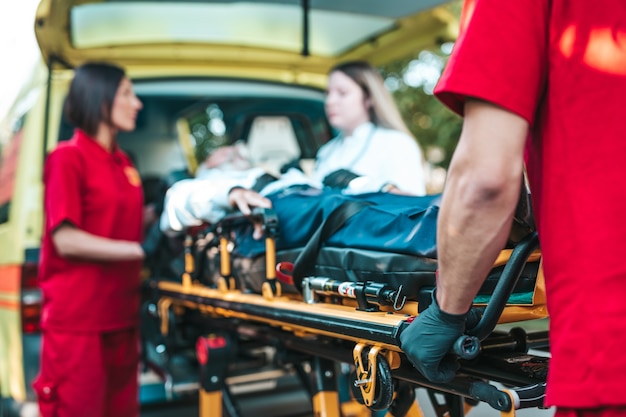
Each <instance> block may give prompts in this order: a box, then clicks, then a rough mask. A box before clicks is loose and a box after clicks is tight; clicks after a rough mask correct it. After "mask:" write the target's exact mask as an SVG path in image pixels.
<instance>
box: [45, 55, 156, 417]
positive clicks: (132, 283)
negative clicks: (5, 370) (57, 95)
mask: <svg viewBox="0 0 626 417" xmlns="http://www.w3.org/2000/svg"><path fill="white" fill-rule="evenodd" d="M141 107H142V104H141V102H140V101H139V99H138V98H137V96H136V95H135V93H134V91H133V87H132V84H131V82H130V81H129V80H128V78H126V76H125V75H124V71H123V70H122V69H120V68H117V67H115V66H111V65H108V64H99V63H88V64H84V65H83V66H81V67H79V68H78V69H76V73H75V76H74V79H73V81H72V83H71V86H70V90H69V94H68V97H67V101H66V105H65V109H64V111H65V115H66V117H67V119H68V120H69V121H70V122H71V123H72V124H74V125H75V126H76V130H75V132H74V136H73V137H72V138H71V139H70V140H68V141H66V142H62V143H60V144H59V145H58V146H57V148H56V149H55V150H54V151H52V152H51V153H50V154H49V155H48V157H47V159H46V163H45V168H44V185H45V194H44V209H45V229H44V236H43V243H42V249H41V250H42V254H41V269H40V271H41V274H40V282H41V288H42V291H43V295H44V305H43V313H42V328H43V343H42V351H41V371H40V374H39V375H38V377H37V379H36V380H35V382H34V384H33V386H34V388H35V391H36V393H37V397H38V402H39V408H40V411H41V415H42V417H77V416H80V417H91V416H93V417H105V416H107V417H113V416H115V417H135V416H138V415H139V405H138V362H139V353H138V346H139V343H138V327H139V297H140V293H139V284H140V282H139V274H140V269H141V265H142V259H143V258H144V252H143V250H142V248H141V245H140V243H139V242H140V241H141V239H142V210H143V209H142V202H143V196H142V189H141V180H140V178H139V175H138V173H137V171H136V170H135V168H134V167H133V165H132V163H131V161H130V160H129V158H128V156H126V155H125V154H124V153H123V152H122V151H121V150H120V149H119V147H118V145H117V142H116V136H117V133H118V132H119V131H131V130H133V129H134V128H135V121H136V118H137V113H138V112H139V110H140V109H141Z"/></svg>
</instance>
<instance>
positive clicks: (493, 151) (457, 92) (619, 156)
mask: <svg viewBox="0 0 626 417" xmlns="http://www.w3.org/2000/svg"><path fill="white" fill-rule="evenodd" d="M435 93H436V94H437V96H438V97H439V98H440V99H441V100H442V101H443V102H444V103H445V104H446V105H448V106H449V107H450V108H451V109H453V110H454V111H456V112H458V113H459V114H462V115H464V124H463V130H462V133H461V138H460V141H459V144H458V147H457V150H456V152H455V154H454V157H453V160H452V163H451V165H450V171H449V176H448V180H447V184H446V186H445V189H444V193H443V202H442V206H441V212H440V217H439V224H438V234H437V241H438V254H439V278H438V283H437V289H436V295H435V296H434V298H433V301H436V302H435V303H434V304H432V305H431V307H429V308H428V309H427V310H425V312H424V314H421V315H419V316H418V317H417V319H416V320H415V321H414V322H413V323H412V324H411V325H410V326H409V327H408V328H407V330H406V331H404V332H403V333H402V335H401V337H400V340H401V346H402V348H403V350H404V351H405V352H406V353H407V355H408V357H409V358H410V360H411V362H412V363H413V364H414V365H415V366H416V367H417V368H418V369H419V370H420V371H422V373H424V375H425V376H426V377H428V378H429V379H431V380H433V381H446V380H449V379H451V378H452V377H453V376H454V373H455V370H456V368H455V366H454V364H453V363H451V362H450V361H449V360H447V359H444V360H442V358H443V357H444V355H445V353H446V352H447V351H448V350H449V348H450V346H451V345H452V343H453V341H454V340H456V338H457V337H458V336H459V335H460V334H461V333H462V332H463V330H464V327H465V323H464V319H465V314H466V312H467V311H468V309H469V308H470V305H471V303H472V299H473V297H474V295H475V294H476V293H477V291H478V289H479V287H480V285H481V283H482V281H483V280H484V278H485V277H486V276H487V272H488V271H489V270H490V269H491V266H492V265H493V263H494V260H495V259H496V257H497V255H498V253H499V252H500V250H501V249H502V248H503V246H504V244H505V241H506V238H507V234H508V232H509V230H510V227H511V219H512V215H513V212H514V209H515V206H516V202H517V198H518V195H519V184H520V183H521V176H522V170H523V165H524V156H525V152H526V156H527V160H526V163H527V168H528V173H529V178H530V186H531V191H532V197H533V204H534V209H535V210H534V212H535V216H536V221H537V226H538V232H539V239H540V242H541V249H542V253H543V261H544V272H545V278H546V287H547V288H546V290H547V302H548V310H549V312H550V350H551V355H552V358H551V360H550V368H549V374H548V381H547V382H548V385H547V393H546V395H547V396H546V404H547V405H549V406H556V407H557V411H556V415H557V416H560V417H562V416H591V415H593V416H618V415H619V416H626V395H624V392H623V391H624V386H626V354H624V349H625V347H626V301H625V300H626V260H625V259H626V258H625V256H624V253H626V238H625V237H626V221H624V213H626V139H625V135H626V117H625V116H624V97H626V2H624V1H623V0H599V1H596V2H593V4H591V3H589V2H584V1H572V0H551V1H549V0H528V1H523V2H519V1H503V0H475V1H466V4H465V6H464V12H463V15H462V28H461V36H460V37H459V39H458V42H457V43H456V45H455V48H454V51H453V54H452V56H451V58H450V61H449V63H448V65H447V67H446V70H445V72H444V74H443V76H442V78H441V80H440V81H439V84H438V86H437V89H436V90H435Z"/></svg>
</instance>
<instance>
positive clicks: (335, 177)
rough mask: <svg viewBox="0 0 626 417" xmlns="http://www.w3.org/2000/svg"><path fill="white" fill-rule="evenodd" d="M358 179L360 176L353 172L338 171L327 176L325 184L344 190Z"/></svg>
mask: <svg viewBox="0 0 626 417" xmlns="http://www.w3.org/2000/svg"><path fill="white" fill-rule="evenodd" d="M358 177H359V175H357V174H355V173H354V172H352V171H348V170H347V169H338V170H337V171H334V172H331V173H330V174H328V175H326V177H325V178H324V181H323V183H324V186H326V187H331V188H341V189H343V188H346V187H347V186H348V184H350V181H352V180H353V179H355V178H358Z"/></svg>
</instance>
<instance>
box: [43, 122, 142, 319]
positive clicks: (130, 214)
mask: <svg viewBox="0 0 626 417" xmlns="http://www.w3.org/2000/svg"><path fill="white" fill-rule="evenodd" d="M44 184H45V196H44V209H45V226H44V238H43V243H42V247H41V267H40V283H41V288H42V290H43V294H44V304H43V312H42V326H43V327H44V328H46V329H58V330H64V331H107V330H116V329H122V328H127V327H132V326H137V325H138V324H139V297H140V293H139V277H140V270H141V261H116V262H98V261H88V260H79V259H68V258H62V257H61V256H59V254H58V253H57V251H56V249H55V247H54V245H53V244H52V238H51V232H52V231H54V230H55V229H56V228H57V227H58V226H59V225H60V224H61V223H62V222H64V221H68V222H70V223H72V224H74V225H75V226H76V227H78V228H79V229H81V230H84V231H85V232H88V233H91V234H93V235H96V236H102V237H107V238H111V239H121V240H130V241H136V242H139V241H140V240H141V238H142V221H141V220H142V206H143V194H142V189H141V179H140V177H139V175H138V173H137V171H136V170H135V168H134V167H133V165H132V163H131V162H130V160H129V159H128V157H127V156H126V155H125V154H124V153H123V152H122V151H121V150H119V149H118V148H117V147H116V148H115V149H114V150H113V151H112V152H109V151H107V150H105V149H104V148H103V147H101V146H100V145H99V144H98V143H97V142H95V140H94V139H92V138H90V137H89V136H87V135H86V134H85V133H84V132H82V131H80V130H76V131H75V133H74V136H73V137H72V139H71V140H69V141H67V142H63V143H61V144H59V146H58V147H57V148H56V149H55V150H54V151H53V152H51V153H50V155H49V156H48V158H47V160H46V164H45V169H44Z"/></svg>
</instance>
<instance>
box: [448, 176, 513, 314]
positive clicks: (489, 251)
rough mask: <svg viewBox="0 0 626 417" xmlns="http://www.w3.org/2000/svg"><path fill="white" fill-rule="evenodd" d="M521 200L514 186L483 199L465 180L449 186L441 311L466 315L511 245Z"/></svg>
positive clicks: (453, 182)
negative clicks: (499, 259) (507, 247)
mask: <svg viewBox="0 0 626 417" xmlns="http://www.w3.org/2000/svg"><path fill="white" fill-rule="evenodd" d="M518 184H519V182H518ZM518 195H519V192H518V190H517V191H516V190H515V189H514V187H513V190H506V191H504V192H503V193H502V194H500V195H496V196H493V197H492V198H484V196H482V198H481V197H480V191H479V190H476V189H475V187H472V186H468V185H465V184H463V181H452V182H451V183H450V184H448V185H447V187H446V192H445V195H444V201H443V204H442V209H441V212H440V218H439V227H438V233H437V241H438V256H439V277H440V278H439V280H438V291H437V301H438V303H439V306H440V307H441V309H442V310H444V311H446V312H448V313H452V314H462V313H465V312H467V310H468V309H469V307H470V306H471V304H472V300H473V298H474V297H475V295H476V294H477V292H478V290H479V289H480V286H481V285H482V283H483V281H484V280H485V278H486V277H487V275H488V273H489V271H490V270H491V268H492V267H493V263H494V261H495V259H496V258H497V256H498V254H499V253H500V251H501V249H502V248H503V247H504V245H505V244H506V240H507V237H508V235H509V232H510V229H511V219H512V214H513V212H514V210H515V204H516V201H517V197H518Z"/></svg>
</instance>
